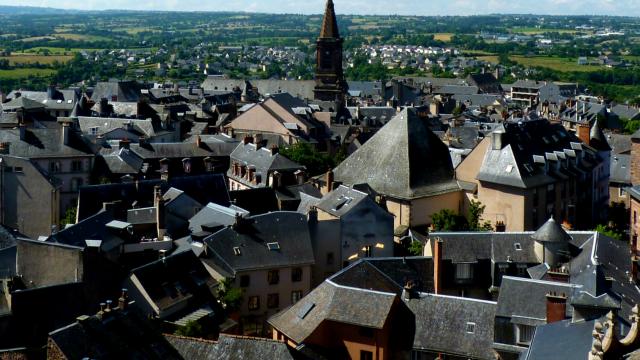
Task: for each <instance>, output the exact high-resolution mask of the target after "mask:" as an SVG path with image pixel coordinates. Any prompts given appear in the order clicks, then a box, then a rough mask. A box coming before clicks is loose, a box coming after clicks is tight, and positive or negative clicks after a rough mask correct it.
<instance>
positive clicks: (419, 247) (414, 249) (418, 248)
mask: <svg viewBox="0 0 640 360" xmlns="http://www.w3.org/2000/svg"><path fill="white" fill-rule="evenodd" d="M409 252H410V253H411V254H412V255H415V256H422V254H423V253H424V244H423V243H422V242H421V241H415V240H414V241H412V242H411V244H409Z"/></svg>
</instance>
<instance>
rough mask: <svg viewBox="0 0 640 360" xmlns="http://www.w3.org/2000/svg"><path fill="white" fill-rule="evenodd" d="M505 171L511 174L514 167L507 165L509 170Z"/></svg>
mask: <svg viewBox="0 0 640 360" xmlns="http://www.w3.org/2000/svg"><path fill="white" fill-rule="evenodd" d="M505 170H506V171H507V173H509V174H510V173H511V172H512V171H513V165H507V168H506V169H505Z"/></svg>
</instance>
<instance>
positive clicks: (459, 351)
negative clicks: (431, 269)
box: [405, 294, 496, 360]
mask: <svg viewBox="0 0 640 360" xmlns="http://www.w3.org/2000/svg"><path fill="white" fill-rule="evenodd" d="M405 303H406V305H407V306H408V307H409V309H411V311H412V312H413V314H414V315H415V324H416V325H415V326H416V332H415V337H414V341H413V349H414V350H422V349H424V350H429V351H430V352H442V353H445V354H448V355H449V354H450V355H457V356H460V357H464V358H473V359H487V360H489V359H495V358H496V355H495V353H494V351H493V349H492V345H493V327H494V325H493V322H494V317H495V314H496V303H495V302H491V301H481V300H474V299H466V298H458V297H450V296H443V295H433V294H421V295H420V297H419V298H418V299H411V300H409V301H406V302H405ZM469 323H473V324H474V326H473V327H474V331H473V333H469V332H467V324H469Z"/></svg>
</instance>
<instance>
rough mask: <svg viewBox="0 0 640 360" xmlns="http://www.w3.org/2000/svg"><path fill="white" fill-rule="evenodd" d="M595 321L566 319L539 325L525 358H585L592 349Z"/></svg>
mask: <svg viewBox="0 0 640 360" xmlns="http://www.w3.org/2000/svg"><path fill="white" fill-rule="evenodd" d="M595 322H596V321H595V320H592V321H582V322H577V323H572V322H571V320H564V321H559V322H556V323H552V324H545V325H542V326H538V327H537V328H536V332H535V335H534V337H533V339H532V340H531V345H530V346H529V350H528V352H527V353H526V355H524V359H526V360H543V359H545V360H546V359H566V360H582V359H584V358H585V357H587V355H588V354H589V352H590V351H591V345H592V342H593V336H591V333H592V332H593V326H594V324H595Z"/></svg>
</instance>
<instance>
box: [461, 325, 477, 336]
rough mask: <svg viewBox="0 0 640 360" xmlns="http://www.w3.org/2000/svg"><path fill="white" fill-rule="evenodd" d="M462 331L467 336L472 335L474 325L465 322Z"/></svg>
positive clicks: (474, 329)
mask: <svg viewBox="0 0 640 360" xmlns="http://www.w3.org/2000/svg"><path fill="white" fill-rule="evenodd" d="M464 331H466V332H467V334H473V333H475V332H476V323H474V322H467V324H466V325H465V327H464Z"/></svg>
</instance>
